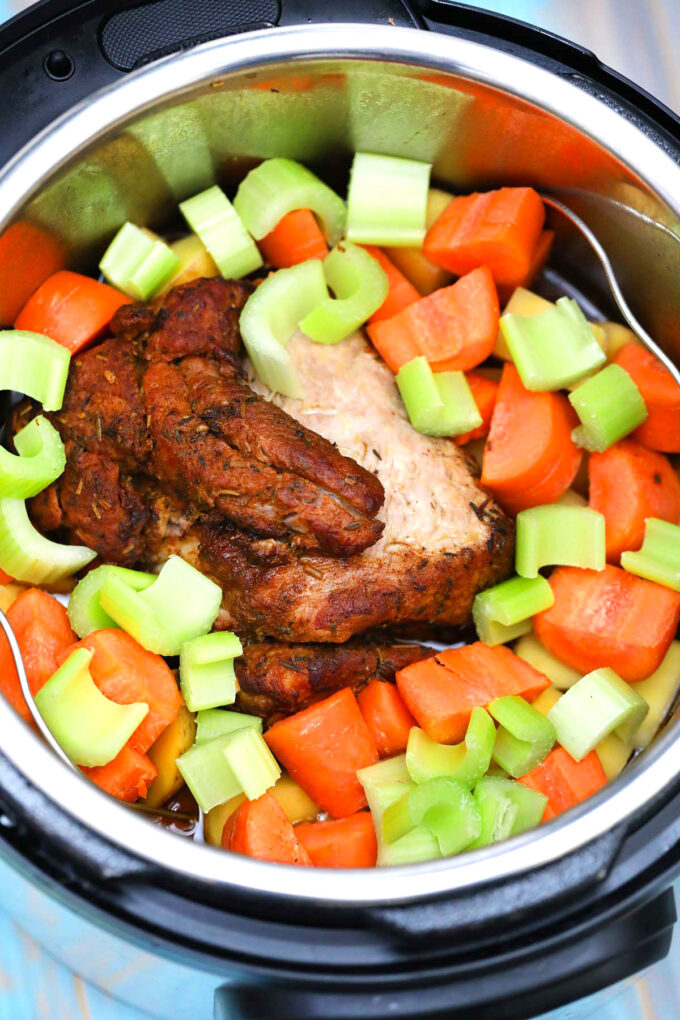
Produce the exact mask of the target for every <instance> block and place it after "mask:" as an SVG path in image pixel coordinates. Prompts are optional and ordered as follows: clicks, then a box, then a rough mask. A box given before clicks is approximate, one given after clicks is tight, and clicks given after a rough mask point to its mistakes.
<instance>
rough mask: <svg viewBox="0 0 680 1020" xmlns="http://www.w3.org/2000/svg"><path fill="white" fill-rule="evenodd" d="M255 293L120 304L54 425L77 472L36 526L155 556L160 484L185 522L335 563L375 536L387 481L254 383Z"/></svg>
mask: <svg viewBox="0 0 680 1020" xmlns="http://www.w3.org/2000/svg"><path fill="white" fill-rule="evenodd" d="M249 293H250V287H249V285H247V284H237V283H232V282H229V281H224V280H203V281H199V282H198V283H191V284H187V285H185V286H184V287H180V288H177V289H176V290H174V291H172V292H171V293H170V294H169V295H168V298H167V299H166V302H165V303H164V305H163V306H162V307H161V308H160V310H158V311H157V312H154V311H153V310H151V309H149V308H146V307H144V306H143V307H138V306H126V307H123V308H122V309H121V310H120V312H119V313H118V315H117V316H116V318H115V319H114V322H113V332H114V337H113V338H112V339H110V340H107V341H105V342H104V343H103V344H101V345H100V346H98V347H96V348H93V349H91V350H89V351H86V352H85V353H83V354H82V355H80V356H79V357H78V358H76V359H74V367H73V370H72V372H71V375H70V378H69V384H68V387H67V392H66V396H65V400H64V406H63V408H62V410H61V411H60V412H59V413H58V414H56V415H54V416H53V417H52V420H53V422H54V424H55V425H56V427H57V428H58V429H59V431H60V433H61V435H62V438H63V439H64V440H65V442H66V446H67V456H68V458H69V470H68V471H67V472H65V474H64V475H63V476H62V477H61V478H60V479H59V481H58V482H56V483H55V485H54V486H53V487H52V488H51V489H50V490H48V491H47V492H46V494H42V495H41V497H40V498H39V499H38V500H37V501H36V503H35V504H34V506H33V514H34V518H35V520H36V523H37V524H38V526H39V527H41V528H43V529H44V530H50V531H51V530H54V529H55V528H57V527H64V528H65V529H67V531H68V532H69V534H70V535H72V536H73V538H74V540H77V541H81V542H87V543H88V544H91V545H92V547H93V548H95V549H96V550H97V551H98V552H99V554H100V555H101V556H102V558H103V559H106V560H108V561H110V562H115V563H123V564H126V565H128V564H130V565H132V564H135V563H138V562H149V560H151V561H153V560H154V559H155V556H156V550H155V549H152V550H148V551H149V552H150V556H146V555H145V552H146V551H147V550H145V537H144V536H145V534H146V531H147V528H149V527H150V526H152V524H153V522H154V520H155V519H156V515H155V513H154V509H153V500H152V502H151V504H150V503H149V501H148V495H149V493H148V481H149V480H152V481H153V482H154V483H155V484H156V485H157V486H158V487H160V488H161V489H162V490H163V491H164V492H166V493H167V494H168V495H169V496H170V498H171V499H174V500H175V502H176V503H178V504H179V505H180V506H181V508H182V513H183V515H184V516H185V517H186V519H187V521H193V520H196V519H198V518H199V516H200V517H201V518H202V519H205V518H206V517H209V516H210V515H211V514H214V515H216V516H217V517H218V519H220V520H223V519H224V518H227V519H228V520H229V521H231V522H233V524H234V525H236V526H237V527H238V528H241V529H247V531H248V532H249V533H250V534H252V535H254V536H257V537H259V538H274V539H281V540H285V541H287V542H288V543H289V544H290V548H291V549H295V550H297V549H303V550H307V551H310V552H317V553H324V554H328V555H331V556H348V555H352V554H354V553H357V552H361V551H362V550H363V549H365V548H366V547H367V546H369V545H371V544H372V543H373V542H375V541H376V539H377V538H378V537H379V535H380V534H381V532H382V530H383V524H382V522H380V521H378V520H375V519H374V518H375V514H376V512H377V510H378V509H379V507H380V505H381V504H382V501H383V490H382V486H381V484H380V482H379V481H378V480H377V479H376V478H375V476H374V475H372V474H371V473H370V472H369V471H366V470H364V469H363V468H360V467H359V466H358V465H357V464H356V463H355V462H354V461H352V460H350V459H349V458H347V457H343V456H342V455H341V454H340V453H338V451H337V450H336V449H335V447H334V446H333V445H332V444H331V443H329V442H328V441H327V440H325V439H322V438H321V437H320V436H318V435H316V434H315V433H313V432H310V431H309V430H308V429H306V428H304V427H302V426H300V425H299V424H298V423H297V422H296V421H294V420H293V419H292V418H291V417H290V416H289V415H288V414H286V413H285V412H284V411H282V410H281V409H280V408H278V407H276V406H274V405H273V404H271V403H269V402H268V401H266V400H264V399H263V398H262V397H260V396H258V395H257V394H255V393H253V391H252V390H251V389H250V388H249V386H248V385H247V383H246V381H245V380H244V378H243V376H242V374H241V370H240V367H239V359H238V356H237V352H238V349H239V345H240V336H239V333H238V312H239V311H240V309H241V308H242V306H243V304H244V303H245V300H246V298H247V296H248V294H249ZM137 329H141V330H142V332H140V333H136V332H135V331H136V330H137ZM93 490H96V491H93ZM91 517H94V520H90V518H91Z"/></svg>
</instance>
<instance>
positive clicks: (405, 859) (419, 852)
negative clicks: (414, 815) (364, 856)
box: [377, 825, 441, 867]
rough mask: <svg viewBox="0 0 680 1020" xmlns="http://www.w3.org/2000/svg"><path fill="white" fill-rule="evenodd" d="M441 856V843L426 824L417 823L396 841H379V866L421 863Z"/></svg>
mask: <svg viewBox="0 0 680 1020" xmlns="http://www.w3.org/2000/svg"><path fill="white" fill-rule="evenodd" d="M438 857H441V851H440V849H439V843H438V842H437V840H436V838H435V837H434V836H433V835H432V833H431V832H430V830H429V829H428V828H427V826H425V825H417V826H416V827H415V828H414V829H411V831H410V832H407V833H406V835H405V836H402V837H401V839H398V840H397V841H396V842H395V843H387V844H382V845H381V844H380V842H378V860H377V864H378V867H397V866H398V865H400V864H401V865H405V864H421V863H423V862H424V861H433V860H436V859H437V858H438Z"/></svg>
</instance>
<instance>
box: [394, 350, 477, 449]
mask: <svg viewBox="0 0 680 1020" xmlns="http://www.w3.org/2000/svg"><path fill="white" fill-rule="evenodd" d="M397 386H398V388H399V392H400V394H401V398H402V400H403V401H404V406H405V407H406V411H407V413H408V416H409V419H410V421H411V424H412V425H413V427H414V429H416V431H417V432H422V433H423V434H424V435H426V436H456V435H459V434H460V433H462V432H469V431H471V430H472V429H475V428H478V426H479V425H481V424H482V416H481V415H480V413H479V410H478V408H477V405H476V404H475V400H474V397H473V396H472V391H471V390H470V387H469V385H468V381H467V379H466V378H465V374H464V373H463V372H433V371H432V369H431V368H430V366H429V365H428V363H427V360H426V359H425V358H424V357H423V356H422V355H421V356H420V357H418V358H413V359H412V360H411V361H409V362H408V363H407V364H406V365H402V367H401V368H400V369H399V372H398V373H397Z"/></svg>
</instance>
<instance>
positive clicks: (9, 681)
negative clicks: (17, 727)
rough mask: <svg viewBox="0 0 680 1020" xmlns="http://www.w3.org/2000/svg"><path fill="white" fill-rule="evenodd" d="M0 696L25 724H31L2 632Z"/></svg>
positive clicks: (10, 650)
mask: <svg viewBox="0 0 680 1020" xmlns="http://www.w3.org/2000/svg"><path fill="white" fill-rule="evenodd" d="M0 694H2V696H3V698H5V700H6V701H8V702H9V703H10V705H11V706H12V708H13V709H14V711H15V712H18V714H19V715H20V716H21V718H22V719H24V720H25V722H27V723H32V722H33V717H32V716H31V713H30V711H29V708H28V705H27V704H26V701H25V700H24V696H23V694H22V693H21V686H20V684H19V674H18V673H17V669H16V666H15V665H14V656H13V655H12V649H11V648H10V646H9V641H8V640H7V636H6V635H5V632H4V630H0Z"/></svg>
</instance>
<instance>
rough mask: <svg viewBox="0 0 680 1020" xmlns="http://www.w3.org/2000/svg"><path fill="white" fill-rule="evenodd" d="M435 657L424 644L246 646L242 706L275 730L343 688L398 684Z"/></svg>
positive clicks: (240, 662)
mask: <svg viewBox="0 0 680 1020" xmlns="http://www.w3.org/2000/svg"><path fill="white" fill-rule="evenodd" d="M431 654H432V649H431V648H425V647H423V646H422V645H370V644H367V645H360V644H356V643H355V642H350V643H348V644H344V645H323V644H309V645H281V644H277V643H274V642H263V643H261V644H252V645H246V647H245V648H244V649H243V655H242V656H241V657H240V658H238V659H237V660H236V676H237V678H238V682H239V686H240V688H241V689H240V691H239V693H238V695H237V699H236V704H237V706H238V708H239V709H240V710H241V711H243V712H247V713H248V714H250V715H259V716H261V717H262V718H263V719H264V720H265V721H266V724H267V725H268V726H271V725H272V723H274V722H276V720H277V719H279V718H280V717H281V716H286V715H292V714H293V713H294V712H299V711H300V710H301V709H303V708H306V707H307V706H308V705H311V704H312V702H314V701H319V700H320V699H321V698H326V697H328V695H329V694H333V693H334V692H335V691H339V690H341V688H343V687H351V688H352V690H353V691H354V692H355V693H357V692H358V691H360V690H361V688H362V687H365V686H366V684H367V683H368V682H369V681H370V680H373V679H374V678H375V677H378V678H379V679H380V680H394V675H395V673H396V672H397V670H399V669H403V668H404V667H405V666H408V665H410V664H411V663H412V662H418V661H419V660H420V659H425V658H427V656H428V655H431Z"/></svg>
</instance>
